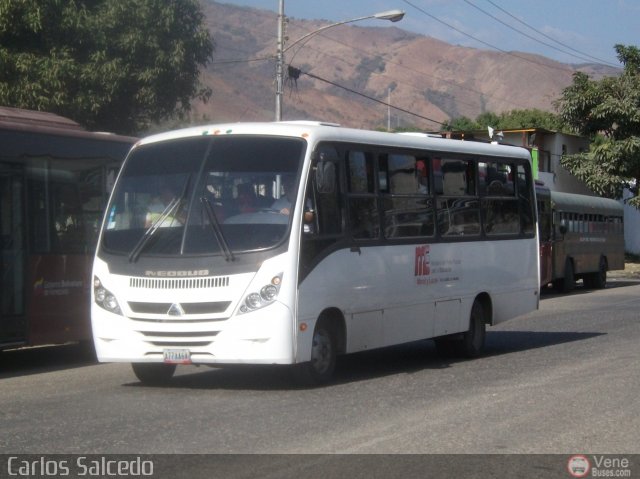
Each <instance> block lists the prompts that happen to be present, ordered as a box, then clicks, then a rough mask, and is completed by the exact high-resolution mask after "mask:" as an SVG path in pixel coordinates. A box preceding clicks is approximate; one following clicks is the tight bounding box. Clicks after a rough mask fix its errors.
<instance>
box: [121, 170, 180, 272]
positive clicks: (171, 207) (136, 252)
mask: <svg viewBox="0 0 640 479" xmlns="http://www.w3.org/2000/svg"><path fill="white" fill-rule="evenodd" d="M190 181H191V175H189V176H188V177H187V181H185V182H184V186H183V187H182V192H181V193H180V196H178V197H177V198H173V199H172V200H171V201H170V202H169V204H168V205H167V207H166V208H165V209H164V211H163V212H162V214H161V215H160V217H159V218H158V219H157V220H155V221H154V222H153V224H152V225H151V226H149V228H147V230H146V231H145V232H144V234H143V235H142V237H141V238H140V240H139V241H138V242H137V243H136V245H135V246H134V247H133V249H132V250H131V253H129V263H135V262H136V261H137V260H138V257H139V256H140V253H142V251H143V250H144V248H145V246H147V244H149V240H151V237H152V236H153V235H154V234H155V232H156V231H158V228H160V225H162V223H163V222H164V220H166V219H167V218H168V217H169V216H171V215H172V214H173V213H174V211H175V210H177V209H178V206H179V205H180V204H181V203H182V201H183V200H184V198H185V196H186V195H187V190H188V189H189V182H190Z"/></svg>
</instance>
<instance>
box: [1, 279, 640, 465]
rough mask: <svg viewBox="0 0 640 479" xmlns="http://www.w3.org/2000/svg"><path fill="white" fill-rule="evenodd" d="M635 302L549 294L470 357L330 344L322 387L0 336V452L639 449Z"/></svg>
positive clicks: (262, 373)
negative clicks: (330, 367) (143, 370)
mask: <svg viewBox="0 0 640 479" xmlns="http://www.w3.org/2000/svg"><path fill="white" fill-rule="evenodd" d="M639 316H640V282H638V281H631V280H626V279H620V280H618V281H615V282H612V283H611V286H610V287H608V288H607V289H606V290H603V291H592V292H585V291H582V290H580V289H578V290H576V292H575V293H573V294H571V295H566V296H561V295H553V294H546V295H544V296H543V300H542V303H541V309H540V310H539V311H537V312H535V313H533V314H530V315H528V316H525V317H522V318H519V319H516V320H512V321H510V322H508V323H504V324H502V325H500V326H498V327H496V328H491V329H490V330H489V331H490V333H489V334H488V336H487V354H486V355H485V356H484V357H482V358H479V359H476V360H473V361H452V360H443V359H441V358H439V357H438V356H437V355H436V353H435V348H434V347H433V345H432V343H431V342H430V341H424V342H420V343H415V344H410V345H405V346H401V347H394V348H388V349H385V350H381V351H377V352H370V353H366V354H357V355H352V356H349V357H345V358H341V361H340V362H339V368H340V369H339V371H338V375H337V381H336V383H335V384H333V385H331V386H328V387H325V388H321V389H297V388H295V387H292V386H291V385H290V382H289V375H288V372H287V371H286V370H284V369H281V368H273V367H266V368H238V369H224V370H219V369H210V368H196V367H183V369H181V370H180V369H179V371H178V375H177V376H176V377H175V378H174V379H173V381H172V383H171V385H170V386H169V387H166V388H153V387H144V386H141V385H140V384H139V383H138V382H137V381H136V380H135V378H134V376H133V374H132V372H131V371H130V368H129V366H128V365H123V364H102V365H99V364H95V363H93V362H92V361H91V359H90V358H89V357H88V356H87V355H86V354H84V355H83V353H82V352H81V351H80V350H79V349H78V348H75V347H62V348H49V349H39V350H30V351H17V352H6V351H5V352H4V353H3V355H2V357H1V358H0V418H1V419H0V424H1V426H0V453H14V454H16V453H17V454H23V453H37V454H42V453H47V454H53V453H78V454H91V453H96V454H106V453H136V454H138V453H140V454H142V453H481V454H484V453H498V454H500V453H561V454H572V453H576V452H585V451H586V452H589V451H593V452H606V453H612V454H613V453H615V454H629V453H638V452H640V401H638V398H639V397H640V381H638V377H639V374H638V365H640V348H639V347H638V344H640V320H639V319H640V318H639ZM636 472H638V471H636Z"/></svg>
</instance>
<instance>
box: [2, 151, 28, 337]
mask: <svg viewBox="0 0 640 479" xmlns="http://www.w3.org/2000/svg"><path fill="white" fill-rule="evenodd" d="M23 213H24V212H23V179H22V174H21V171H20V170H19V169H18V168H16V167H15V166H13V165H11V164H9V163H1V162H0V349H2V348H3V347H6V346H9V345H13V344H16V345H18V344H22V343H23V342H24V341H25V339H26V329H27V328H26V320H25V314H24V308H25V305H24V254H25V252H24V234H23V232H24V214H23Z"/></svg>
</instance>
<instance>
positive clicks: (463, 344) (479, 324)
mask: <svg viewBox="0 0 640 479" xmlns="http://www.w3.org/2000/svg"><path fill="white" fill-rule="evenodd" d="M486 335H487V325H486V323H485V320H484V308H483V307H482V305H481V304H480V303H479V302H478V301H474V303H473V306H472V307H471V317H470V318H469V329H468V330H467V331H466V332H465V333H464V334H463V335H462V340H461V341H460V353H461V355H462V356H464V357H466V358H476V357H478V356H480V353H482V350H483V348H484V340H485V338H486Z"/></svg>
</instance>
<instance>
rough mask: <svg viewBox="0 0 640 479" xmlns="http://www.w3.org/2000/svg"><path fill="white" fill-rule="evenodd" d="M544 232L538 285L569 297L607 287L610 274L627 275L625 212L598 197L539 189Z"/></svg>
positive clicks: (541, 231) (615, 202) (539, 217)
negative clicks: (574, 292)
mask: <svg viewBox="0 0 640 479" xmlns="http://www.w3.org/2000/svg"><path fill="white" fill-rule="evenodd" d="M536 197H537V203H538V227H539V228H540V235H539V236H540V285H541V286H547V285H548V284H553V286H554V288H555V289H556V290H558V291H561V292H569V291H571V290H572V289H573V288H574V287H575V284H576V281H577V280H580V279H582V281H583V284H584V286H585V287H586V288H594V289H600V288H604V287H605V286H606V284H607V271H611V270H619V269H624V222H623V217H624V213H623V206H622V205H621V204H620V203H618V202H617V201H615V200H612V199H608V198H600V197H597V196H586V195H577V194H572V193H561V192H557V191H551V190H549V189H548V188H546V187H544V186H543V185H541V184H538V185H537V186H536Z"/></svg>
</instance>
